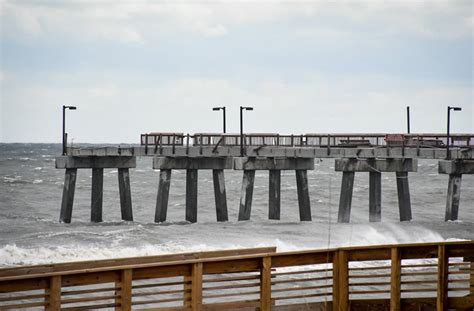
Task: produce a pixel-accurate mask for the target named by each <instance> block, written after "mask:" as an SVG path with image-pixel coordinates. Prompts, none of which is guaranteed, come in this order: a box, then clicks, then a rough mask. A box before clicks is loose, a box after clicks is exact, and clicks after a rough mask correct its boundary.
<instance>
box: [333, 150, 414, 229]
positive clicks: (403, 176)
mask: <svg viewBox="0 0 474 311" xmlns="http://www.w3.org/2000/svg"><path fill="white" fill-rule="evenodd" d="M334 167H335V170H336V171H340V172H342V173H343V174H342V184H341V195H340V199H339V214H338V222H349V221H350V213H351V204H352V194H353V187H354V175H355V173H356V172H368V173H369V221H371V222H378V221H381V219H382V173H383V172H392V173H396V175H397V192H398V206H399V213H400V221H407V220H411V219H412V213H411V202H410V190H409V186H408V172H416V171H417V167H418V162H417V160H416V159H374V158H372V159H355V158H349V159H336V161H335V166H334Z"/></svg>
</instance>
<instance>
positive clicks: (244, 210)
mask: <svg viewBox="0 0 474 311" xmlns="http://www.w3.org/2000/svg"><path fill="white" fill-rule="evenodd" d="M254 181H255V170H244V177H243V179H242V191H241V194H240V207H239V221H241V220H250V213H251V210H252V197H253V187H254Z"/></svg>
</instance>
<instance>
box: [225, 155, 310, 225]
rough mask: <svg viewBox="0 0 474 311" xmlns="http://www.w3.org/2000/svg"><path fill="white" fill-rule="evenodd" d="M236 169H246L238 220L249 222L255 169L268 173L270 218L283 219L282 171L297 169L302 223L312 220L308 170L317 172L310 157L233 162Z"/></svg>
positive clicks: (248, 158) (251, 159) (245, 158)
mask: <svg viewBox="0 0 474 311" xmlns="http://www.w3.org/2000/svg"><path fill="white" fill-rule="evenodd" d="M234 169H235V170H243V171H244V174H243V179H242V192H241V196H240V207H239V220H249V219H250V215H251V210H252V196H253V188H254V180H255V171H256V170H265V171H269V187H268V188H269V197H268V206H269V207H268V218H269V219H275V220H279V219H280V205H281V203H280V202H281V200H280V196H281V195H280V191H281V171H282V170H294V171H295V174H296V185H297V191H298V206H299V213H300V220H301V221H311V204H310V199H309V191H308V177H307V170H314V159H308V158H294V157H293V158H273V157H272V158H263V157H260V158H254V157H241V158H235V159H234Z"/></svg>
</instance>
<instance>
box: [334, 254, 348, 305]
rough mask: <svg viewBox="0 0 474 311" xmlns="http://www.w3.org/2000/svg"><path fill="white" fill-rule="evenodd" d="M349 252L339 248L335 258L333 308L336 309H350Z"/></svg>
mask: <svg viewBox="0 0 474 311" xmlns="http://www.w3.org/2000/svg"><path fill="white" fill-rule="evenodd" d="M348 260H349V254H348V252H347V251H345V250H338V251H336V252H335V254H334V260H333V289H332V296H333V309H334V310H335V311H347V310H349V263H348Z"/></svg>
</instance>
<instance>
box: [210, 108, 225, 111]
mask: <svg viewBox="0 0 474 311" xmlns="http://www.w3.org/2000/svg"><path fill="white" fill-rule="evenodd" d="M222 108H223V107H213V108H212V110H214V111H219V110H221V109H222Z"/></svg>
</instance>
